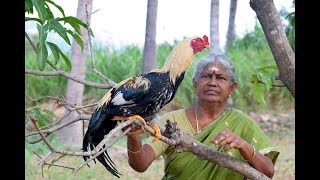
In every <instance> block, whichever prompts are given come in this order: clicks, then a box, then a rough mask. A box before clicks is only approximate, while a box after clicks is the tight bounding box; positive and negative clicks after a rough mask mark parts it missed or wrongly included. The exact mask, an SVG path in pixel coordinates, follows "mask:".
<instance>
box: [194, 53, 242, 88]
mask: <svg viewBox="0 0 320 180" xmlns="http://www.w3.org/2000/svg"><path fill="white" fill-rule="evenodd" d="M209 63H218V64H219V65H221V66H222V67H223V68H224V69H225V70H226V72H227V74H228V75H229V76H230V79H231V82H232V83H234V82H236V72H235V68H234V66H233V64H232V63H231V61H230V59H229V58H227V57H226V56H225V55H223V54H215V53H210V54H208V55H206V56H204V57H202V58H201V59H200V60H199V61H198V64H197V67H196V68H195V72H194V76H193V79H194V80H195V81H197V80H198V79H199V78H200V74H201V72H202V71H203V70H204V68H205V67H206V66H207V65H208V64H209Z"/></svg>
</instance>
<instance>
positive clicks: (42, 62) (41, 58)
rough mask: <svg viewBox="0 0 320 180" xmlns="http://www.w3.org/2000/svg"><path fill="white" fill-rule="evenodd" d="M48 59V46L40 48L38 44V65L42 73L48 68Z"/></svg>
mask: <svg viewBox="0 0 320 180" xmlns="http://www.w3.org/2000/svg"><path fill="white" fill-rule="evenodd" d="M47 59H48V49H47V47H46V45H43V46H40V44H39V43H38V44H37V63H38V68H39V70H40V71H43V69H44V68H45V67H46V64H47Z"/></svg>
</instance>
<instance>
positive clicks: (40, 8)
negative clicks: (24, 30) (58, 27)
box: [31, 0, 47, 22]
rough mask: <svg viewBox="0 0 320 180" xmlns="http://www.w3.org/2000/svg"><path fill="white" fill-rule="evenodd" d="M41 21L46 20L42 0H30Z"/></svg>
mask: <svg viewBox="0 0 320 180" xmlns="http://www.w3.org/2000/svg"><path fill="white" fill-rule="evenodd" d="M31 1H32V3H33V5H34V7H35V8H36V10H37V12H38V15H39V17H40V19H41V21H42V22H44V21H45V20H47V11H46V7H45V3H44V1H43V0H31Z"/></svg>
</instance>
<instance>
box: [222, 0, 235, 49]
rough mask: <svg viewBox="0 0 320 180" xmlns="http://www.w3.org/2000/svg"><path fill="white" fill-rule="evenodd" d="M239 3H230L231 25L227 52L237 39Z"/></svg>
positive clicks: (229, 26)
mask: <svg viewBox="0 0 320 180" xmlns="http://www.w3.org/2000/svg"><path fill="white" fill-rule="evenodd" d="M237 2H238V0H231V1H230V13H229V25H228V33H227V42H226V48H225V49H226V50H228V49H229V48H230V47H231V46H232V44H233V41H234V39H235V25H234V22H235V18H236V12H237Z"/></svg>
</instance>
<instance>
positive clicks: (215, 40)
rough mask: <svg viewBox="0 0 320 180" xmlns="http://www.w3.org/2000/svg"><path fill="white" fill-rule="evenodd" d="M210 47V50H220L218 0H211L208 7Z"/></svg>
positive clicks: (215, 51)
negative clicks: (209, 7)
mask: <svg viewBox="0 0 320 180" xmlns="http://www.w3.org/2000/svg"><path fill="white" fill-rule="evenodd" d="M210 49H211V52H214V53H217V52H220V38H219V0H211V9H210Z"/></svg>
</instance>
